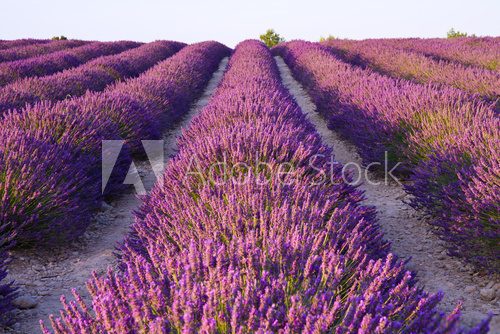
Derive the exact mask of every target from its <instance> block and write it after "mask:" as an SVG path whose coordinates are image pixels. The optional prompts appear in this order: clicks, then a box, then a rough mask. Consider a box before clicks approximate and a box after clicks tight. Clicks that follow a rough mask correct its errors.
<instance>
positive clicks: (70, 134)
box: [0, 42, 230, 314]
mask: <svg viewBox="0 0 500 334" xmlns="http://www.w3.org/2000/svg"><path fill="white" fill-rule="evenodd" d="M168 43H170V45H171V53H174V52H175V51H177V50H178V49H179V48H181V47H182V46H183V45H182V44H181V43H176V42H168ZM229 52H230V51H229V49H228V48H227V47H225V46H223V45H221V44H219V43H216V42H205V43H199V44H194V45H192V46H188V47H185V48H183V49H182V50H181V51H179V52H178V53H177V54H176V55H174V56H172V57H171V58H169V59H167V60H165V61H163V62H161V63H159V64H158V65H156V66H155V67H153V68H151V69H150V70H149V71H147V72H146V73H144V74H143V75H141V76H140V77H138V78H136V79H130V80H128V81H125V82H122V83H118V84H116V85H114V86H111V87H109V88H108V89H106V91H105V92H102V93H88V94H86V95H85V96H82V97H80V98H75V99H70V100H66V101H62V102H57V103H52V102H44V103H39V104H36V105H34V106H33V107H29V108H26V109H25V110H24V111H23V112H21V113H12V114H10V115H8V116H7V117H6V118H5V119H4V120H3V122H2V129H1V131H0V137H1V138H2V140H1V141H0V142H1V143H2V147H1V148H0V152H1V153H2V155H1V156H0V158H2V160H1V161H0V168H2V174H0V175H5V177H2V178H1V179H0V181H1V186H2V187H1V188H0V193H1V194H2V196H3V199H4V201H3V203H2V206H1V207H0V215H1V216H0V217H1V218H2V219H1V221H2V225H1V226H0V229H2V230H3V231H4V233H3V234H4V235H6V236H8V239H9V240H8V241H13V242H16V243H17V244H25V245H34V246H41V245H44V244H45V245H51V244H53V243H54V242H59V243H61V242H67V241H68V240H72V239H74V238H75V237H77V236H79V235H80V234H81V233H82V232H83V231H84V230H85V228H86V227H87V224H88V222H89V221H90V216H91V215H92V214H93V212H95V210H96V209H97V208H98V207H99V206H100V203H101V200H102V194H101V187H100V185H101V142H102V140H109V139H123V140H126V141H127V142H129V144H130V145H126V147H125V148H124V153H125V154H122V155H120V157H119V161H118V162H117V166H118V169H119V170H120V171H121V173H120V172H119V173H118V174H119V175H121V176H123V173H124V172H126V171H127V170H128V166H129V165H130V155H132V154H134V153H137V149H138V146H137V145H134V144H133V143H136V142H137V141H140V140H147V139H159V137H160V128H161V126H165V125H166V124H168V123H165V121H168V122H173V121H175V120H177V119H178V118H179V117H181V116H182V115H183V114H184V113H185V112H186V111H187V110H188V108H189V106H190V103H191V102H192V101H193V100H194V98H196V97H197V96H198V95H199V94H200V93H201V91H202V89H203V87H204V86H205V84H206V83H207V82H208V80H209V78H210V76H211V74H212V73H213V72H214V71H215V69H216V68H217V66H218V64H219V62H220V60H221V59H222V58H223V57H224V56H227V55H228V54H229ZM162 116H167V117H162ZM19 171H22V173H19ZM113 181H116V182H117V183H118V182H121V181H122V179H115V180H113V179H111V180H110V182H113ZM111 186H112V188H111V189H113V190H117V189H119V188H117V184H114V185H113V184H111ZM113 186H115V187H113ZM109 192H110V190H109V189H108V193H109ZM0 277H1V276H0ZM6 291H8V290H6ZM1 292H2V289H0V293H1ZM3 306H4V309H2V308H1V307H2V305H0V314H2V311H4V312H6V311H7V305H3Z"/></svg>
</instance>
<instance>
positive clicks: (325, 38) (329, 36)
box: [319, 35, 337, 42]
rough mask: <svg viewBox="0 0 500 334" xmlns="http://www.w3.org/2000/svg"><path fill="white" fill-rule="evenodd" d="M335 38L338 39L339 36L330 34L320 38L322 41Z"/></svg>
mask: <svg viewBox="0 0 500 334" xmlns="http://www.w3.org/2000/svg"><path fill="white" fill-rule="evenodd" d="M334 39H337V37H335V36H333V35H328V36H327V37H323V36H321V37H320V38H319V41H320V42H327V41H332V40H334Z"/></svg>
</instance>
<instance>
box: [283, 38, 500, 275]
mask: <svg viewBox="0 0 500 334" xmlns="http://www.w3.org/2000/svg"><path fill="white" fill-rule="evenodd" d="M275 52H276V53H277V54H279V55H281V56H283V57H284V59H285V61H286V63H287V64H288V65H289V66H290V67H291V69H292V71H293V73H294V75H295V76H296V77H297V79H299V80H300V81H301V83H302V84H303V85H304V86H305V87H306V88H307V89H308V91H309V93H310V95H311V97H312V98H313V99H314V101H315V102H316V104H317V105H318V107H319V109H320V112H321V113H322V114H323V115H324V116H325V117H326V118H327V119H328V120H329V122H330V123H329V125H330V127H331V128H332V129H335V130H336V131H339V132H340V133H341V134H342V135H343V136H345V137H346V138H348V139H349V140H351V141H352V142H353V143H354V144H356V145H357V146H358V149H359V153H360V154H361V156H362V158H363V159H364V161H365V163H366V164H370V163H373V162H380V163H382V165H383V163H384V157H385V153H386V152H387V154H388V158H389V163H390V164H391V165H394V166H395V165H398V164H399V165H398V168H399V170H400V171H401V172H405V173H407V174H409V179H410V181H411V182H410V183H409V184H408V185H407V187H406V188H407V190H408V192H409V193H410V194H412V195H413V197H412V203H413V205H414V206H416V207H418V208H424V209H425V210H427V212H428V213H430V214H431V215H432V217H433V219H432V220H431V222H432V224H433V225H435V226H436V227H438V233H439V235H440V237H441V238H443V239H444V240H446V241H448V247H449V251H450V253H451V254H453V255H456V256H459V257H463V258H465V259H467V260H468V261H470V262H472V263H474V264H476V265H478V266H479V267H481V268H483V269H486V270H488V271H493V272H495V271H498V270H499V268H500V261H499V256H500V249H499V247H500V246H499V245H500V244H499V242H498V241H499V240H500V234H499V233H500V220H499V219H498V217H499V210H500V204H499V203H500V192H499V191H498V190H499V180H500V156H499V154H500V153H499V152H500V146H499V145H500V126H499V125H500V124H499V119H498V117H497V115H496V114H495V108H494V106H493V105H492V104H489V103H486V102H482V101H480V100H478V99H475V98H471V97H470V96H469V95H468V94H465V93H463V92H461V91H460V90H457V89H452V88H438V87H434V86H428V85H419V84H415V83H411V82H409V81H406V80H403V79H392V78H389V77H386V76H383V75H380V74H377V73H375V72H373V71H370V70H366V69H362V68H359V67H355V66H351V65H349V64H347V63H345V62H343V61H342V60H340V59H339V58H337V57H336V56H334V55H333V54H332V53H331V52H329V50H328V49H325V48H324V47H322V46H321V45H319V44H316V43H308V42H301V41H297V42H290V43H285V44H282V45H280V46H278V47H277V48H276V49H275Z"/></svg>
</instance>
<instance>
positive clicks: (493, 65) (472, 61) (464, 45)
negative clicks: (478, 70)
mask: <svg viewBox="0 0 500 334" xmlns="http://www.w3.org/2000/svg"><path fill="white" fill-rule="evenodd" d="M374 41H377V42H379V43H381V44H382V45H388V46H392V47H397V48H401V49H405V50H410V51H416V52H420V53H422V54H424V55H427V56H430V57H432V58H434V59H441V60H448V61H454V62H458V63H461V64H464V65H473V66H479V67H483V68H485V69H489V70H494V71H500V38H498V37H480V38H478V37H462V38H451V39H442V38H430V39H422V38H401V39H375V40H374Z"/></svg>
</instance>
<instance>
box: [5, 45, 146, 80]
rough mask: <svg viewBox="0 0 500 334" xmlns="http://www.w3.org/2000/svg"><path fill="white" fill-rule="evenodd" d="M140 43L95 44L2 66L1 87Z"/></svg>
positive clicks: (77, 64) (118, 51)
mask: <svg viewBox="0 0 500 334" xmlns="http://www.w3.org/2000/svg"><path fill="white" fill-rule="evenodd" d="M137 46H139V44H138V43H135V42H128V41H118V42H93V43H89V44H85V45H82V46H80V47H75V48H72V49H69V50H62V51H58V52H53V53H50V54H47V55H42V56H38V57H30V58H28V59H22V60H17V61H12V62H5V63H1V64H0V86H5V85H6V84H9V83H11V82H14V81H16V80H19V79H22V78H27V77H41V76H44V75H49V74H53V73H56V72H59V71H62V70H65V69H68V68H71V67H76V66H79V65H81V64H84V63H86V62H87V61H89V60H92V59H94V58H97V57H101V56H107V55H112V54H115V53H120V52H123V51H125V50H128V49H131V48H133V47H137Z"/></svg>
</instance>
